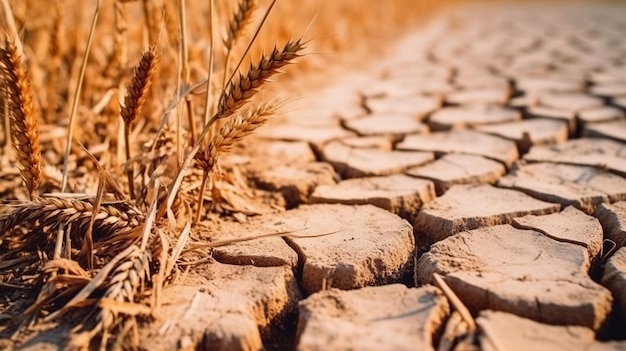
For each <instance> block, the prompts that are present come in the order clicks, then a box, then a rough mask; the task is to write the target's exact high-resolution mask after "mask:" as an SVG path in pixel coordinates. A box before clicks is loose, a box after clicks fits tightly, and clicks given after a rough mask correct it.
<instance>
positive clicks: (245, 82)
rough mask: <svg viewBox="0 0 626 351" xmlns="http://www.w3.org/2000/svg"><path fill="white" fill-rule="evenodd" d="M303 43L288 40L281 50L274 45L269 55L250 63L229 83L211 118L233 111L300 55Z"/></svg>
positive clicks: (230, 113) (224, 116)
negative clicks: (245, 72) (245, 70)
mask: <svg viewBox="0 0 626 351" xmlns="http://www.w3.org/2000/svg"><path fill="white" fill-rule="evenodd" d="M304 45H305V43H302V40H301V39H299V40H296V41H293V40H290V41H289V42H287V44H285V46H284V47H283V49H282V50H278V48H276V47H274V50H272V53H271V55H270V56H269V57H266V56H265V55H263V56H261V59H260V60H259V62H258V63H257V64H256V65H253V64H250V68H249V70H248V73H247V74H246V75H245V76H244V75H241V74H240V75H239V78H238V79H237V80H236V81H235V82H233V83H231V84H230V85H229V88H228V89H227V90H225V93H224V94H223V95H222V96H221V97H220V101H219V104H218V108H217V113H216V114H215V116H214V117H213V119H221V118H226V117H228V116H230V115H232V114H233V113H235V112H236V111H237V109H238V108H240V107H241V106H243V105H244V104H245V103H246V102H248V101H249V100H250V98H252V96H254V94H256V92H257V91H258V89H259V88H260V87H261V86H262V85H263V83H265V82H266V81H267V80H268V79H269V78H270V77H271V76H273V75H274V74H276V73H278V72H279V70H280V69H281V68H282V67H284V66H285V65H287V64H289V63H290V62H291V61H292V60H293V59H295V58H298V57H300V56H301V55H300V52H301V51H302V50H303V49H304V48H305V46H304Z"/></svg>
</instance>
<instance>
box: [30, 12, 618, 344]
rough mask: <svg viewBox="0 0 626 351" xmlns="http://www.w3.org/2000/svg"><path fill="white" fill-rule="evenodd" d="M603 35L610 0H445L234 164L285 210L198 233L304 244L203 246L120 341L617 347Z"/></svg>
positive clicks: (610, 107)
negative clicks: (153, 316) (243, 162)
mask: <svg viewBox="0 0 626 351" xmlns="http://www.w3.org/2000/svg"><path fill="white" fill-rule="evenodd" d="M624 38H626V5H623V4H621V3H619V2H615V3H606V4H605V3H589V4H586V3H584V4H578V3H576V4H570V5H566V6H565V5H549V4H543V3H532V4H518V5H512V4H507V5H502V4H500V3H490V4H488V5H464V6H463V7H459V8H456V9H454V10H449V11H447V12H445V13H441V14H439V15H438V16H437V17H436V18H435V19H434V20H433V21H431V23H430V24H429V25H428V26H427V27H425V28H422V29H420V30H419V31H416V32H413V33H409V34H408V35H407V36H406V37H404V38H402V39H401V40H399V41H398V43H397V45H394V46H393V48H392V49H391V50H390V51H389V53H388V57H385V58H383V59H381V60H379V61H377V62H373V63H372V65H371V67H370V68H369V69H368V70H367V71H360V72H356V73H355V74H352V75H347V76H345V77H341V79H338V80H337V81H335V82H333V83H332V84H330V85H328V86H327V87H324V88H320V89H319V91H316V92H315V93H314V94H311V95H314V96H312V97H311V101H308V100H306V99H304V100H303V101H299V103H300V104H303V106H306V104H307V103H310V105H308V107H306V108H305V107H303V108H297V109H293V111H292V112H290V113H288V114H287V115H286V116H285V118H284V119H283V120H281V121H279V122H277V123H274V124H272V125H270V126H268V127H266V128H264V129H262V130H261V131H260V132H259V133H258V134H257V138H258V139H260V140H261V141H262V143H263V144H262V145H264V146H263V149H264V150H265V151H264V152H261V153H259V155H256V156H255V161H254V162H258V163H259V164H263V165H264V167H263V168H262V169H258V170H257V171H256V172H254V173H253V176H254V180H255V184H256V185H257V186H258V187H260V188H263V189H267V190H271V191H275V192H277V193H279V194H281V195H282V196H283V197H284V201H285V203H286V204H287V206H288V207H290V208H291V209H289V210H287V211H283V212H280V213H271V214H263V215H259V216H253V217H248V218H247V219H246V220H242V222H243V223H229V224H224V225H223V227H222V228H220V231H221V232H224V233H230V235H232V236H237V235H254V234H263V233H270V232H279V231H293V232H295V233H297V234H298V235H303V236H315V235H322V234H323V235H322V236H319V237H307V238H298V237H292V238H285V239H281V238H267V239H261V240H256V241H250V242H245V243H240V244H235V245H230V246H225V247H221V248H219V249H216V250H215V251H214V252H213V256H212V259H211V260H207V262H206V263H203V264H202V265H200V266H198V267H196V269H192V270H190V271H189V272H188V273H187V274H186V276H185V279H184V280H183V281H184V282H185V283H184V284H182V285H177V286H174V287H171V288H168V289H166V290H165V291H164V302H163V305H164V307H163V310H162V311H161V314H160V316H159V317H158V318H157V320H156V321H155V322H154V323H152V324H151V327H149V328H146V329H143V330H142V332H141V333H142V334H141V335H140V337H141V339H142V340H144V341H143V342H142V347H143V348H144V349H146V350H176V349H180V350H193V349H201V350H229V351H244V350H246V351H248V350H250V351H251V350H261V349H270V350H271V349H276V350H283V349H294V350H299V351H313V350H338V351H340V350H435V349H437V350H476V349H483V350H499V351H505V350H626V247H624V243H625V242H626V116H625V111H626V40H625V39H624ZM320 106H321V107H320ZM322 107H323V108H322ZM304 110H306V111H308V112H307V114H306V116H302V115H300V114H301V113H302V111H304ZM309 115H310V116H309ZM305 117H306V118H305ZM309 117H311V118H313V119H314V120H313V121H311V118H309ZM437 277H442V278H443V282H444V283H443V284H442V283H440V282H439V283H438V280H437V279H436V278H437ZM441 287H444V288H449V290H450V291H452V292H453V293H454V294H455V295H456V297H457V298H458V299H455V298H453V297H451V295H450V294H449V293H447V294H446V293H444V292H443V290H442V289H441ZM446 290H447V289H446ZM459 301H460V302H459ZM463 307H465V308H466V309H467V311H468V312H469V314H467V313H463V310H464V308H463ZM468 315H469V316H471V319H470V318H468ZM29 345H30V346H29ZM45 345H46V344H45V342H40V343H36V342H33V343H30V344H26V345H25V346H24V347H23V349H37V348H39V347H43V346H45Z"/></svg>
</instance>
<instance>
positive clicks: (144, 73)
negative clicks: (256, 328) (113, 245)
mask: <svg viewBox="0 0 626 351" xmlns="http://www.w3.org/2000/svg"><path fill="white" fill-rule="evenodd" d="M158 66H159V55H158V54H157V52H156V47H154V46H151V47H150V48H149V49H148V50H147V51H145V52H144V53H143V55H142V56H141V59H140V60H139V63H138V64H137V67H135V71H134V72H133V78H132V80H131V82H130V86H129V87H128V91H127V92H126V96H125V97H124V106H121V111H120V115H121V117H122V119H123V120H124V140H125V148H126V161H128V160H130V158H131V157H130V132H131V129H132V126H133V123H134V122H135V120H136V119H137V117H138V116H139V115H140V114H141V109H142V108H143V105H144V103H145V102H146V96H147V95H148V89H150V85H152V78H153V77H154V74H155V72H156V70H157V67H158ZM126 174H127V176H128V191H129V193H130V197H131V199H134V198H135V187H134V175H133V167H132V164H130V165H128V169H127V171H126Z"/></svg>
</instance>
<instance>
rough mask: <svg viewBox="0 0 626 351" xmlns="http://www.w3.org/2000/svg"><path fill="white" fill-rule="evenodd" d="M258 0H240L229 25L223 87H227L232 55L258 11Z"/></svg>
mask: <svg viewBox="0 0 626 351" xmlns="http://www.w3.org/2000/svg"><path fill="white" fill-rule="evenodd" d="M257 4H258V1H257V0H240V1H239V5H238V6H237V11H236V12H235V13H234V14H233V18H231V20H230V22H229V23H228V31H227V33H226V39H224V47H225V48H226V58H225V59H224V75H223V78H222V86H226V77H227V76H228V67H229V64H230V54H231V52H232V49H233V47H234V46H235V44H236V43H237V41H238V40H239V39H240V38H241V37H242V36H243V34H244V33H245V32H246V28H247V27H248V25H249V24H250V23H251V22H252V15H253V14H254V10H256V7H257Z"/></svg>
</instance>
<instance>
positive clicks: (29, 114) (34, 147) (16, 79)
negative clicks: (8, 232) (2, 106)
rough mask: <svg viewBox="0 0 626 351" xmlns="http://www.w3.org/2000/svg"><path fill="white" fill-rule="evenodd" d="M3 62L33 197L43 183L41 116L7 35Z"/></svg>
mask: <svg viewBox="0 0 626 351" xmlns="http://www.w3.org/2000/svg"><path fill="white" fill-rule="evenodd" d="M0 62H1V63H2V65H1V66H0V71H1V72H2V77H3V79H4V81H5V84H4V85H5V93H6V97H7V100H8V104H9V119H10V122H11V123H10V124H11V139H12V141H13V147H14V148H15V152H16V155H17V159H18V161H19V164H20V173H21V175H22V180H23V181H24V184H25V185H26V188H27V189H28V193H29V195H30V197H31V199H32V198H33V197H34V196H35V193H36V192H37V188H38V187H39V186H40V185H41V183H42V182H43V165H42V158H41V146H40V144H39V128H38V124H39V117H38V116H37V115H36V113H35V108H34V104H33V94H32V92H31V87H30V81H29V78H28V70H27V68H26V65H25V63H24V59H23V57H22V56H21V55H20V54H19V52H18V49H17V46H16V44H15V43H14V42H13V41H11V40H10V39H8V38H6V40H5V47H4V48H2V49H0Z"/></svg>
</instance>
